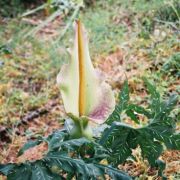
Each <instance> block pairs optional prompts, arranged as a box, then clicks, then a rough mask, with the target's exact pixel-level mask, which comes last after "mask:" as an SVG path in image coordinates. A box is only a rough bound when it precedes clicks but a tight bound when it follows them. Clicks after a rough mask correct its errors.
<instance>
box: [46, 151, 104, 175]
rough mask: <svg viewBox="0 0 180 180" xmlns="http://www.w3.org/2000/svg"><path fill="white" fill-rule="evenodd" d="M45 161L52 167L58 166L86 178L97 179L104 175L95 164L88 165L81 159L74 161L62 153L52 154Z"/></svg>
mask: <svg viewBox="0 0 180 180" xmlns="http://www.w3.org/2000/svg"><path fill="white" fill-rule="evenodd" d="M44 161H45V162H46V163H48V164H49V165H50V166H54V165H55V166H58V167H60V168H61V169H63V170H64V171H66V172H70V173H75V174H77V173H79V174H81V175H83V176H85V177H96V176H100V175H102V172H101V171H100V170H99V169H98V168H97V167H95V166H94V165H93V164H86V163H85V162H84V161H83V160H81V159H73V158H71V157H68V156H66V155H61V154H60V153H55V152H54V153H51V154H49V155H47V156H46V157H45V158H44Z"/></svg>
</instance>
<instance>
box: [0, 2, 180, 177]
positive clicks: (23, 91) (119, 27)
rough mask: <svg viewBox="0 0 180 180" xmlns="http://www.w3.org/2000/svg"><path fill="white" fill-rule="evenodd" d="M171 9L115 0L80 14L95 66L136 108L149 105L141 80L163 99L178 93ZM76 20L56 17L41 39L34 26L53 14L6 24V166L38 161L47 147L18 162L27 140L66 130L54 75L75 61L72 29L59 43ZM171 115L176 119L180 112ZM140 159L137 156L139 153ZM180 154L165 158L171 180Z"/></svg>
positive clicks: (2, 36) (2, 44)
mask: <svg viewBox="0 0 180 180" xmlns="http://www.w3.org/2000/svg"><path fill="white" fill-rule="evenodd" d="M172 5H173V6H171V4H168V3H166V2H165V1H163V0H159V1H155V0H153V1H152V2H150V1H145V0H140V1H136V2H134V3H133V1H130V3H129V4H128V3H126V1H124V0H119V1H113V0H111V1H97V2H96V1H94V3H93V4H92V5H91V6H86V7H85V8H83V9H81V10H80V13H79V18H80V19H81V21H82V22H83V23H84V24H85V26H86V28H87V30H88V32H89V42H90V53H91V57H92V60H93V64H94V66H95V67H96V68H99V69H101V70H102V71H103V73H104V75H105V77H106V78H107V81H108V82H109V84H110V85H111V86H112V88H113V89H114V91H115V93H116V95H117V93H118V92H119V90H121V87H122V84H123V81H124V80H125V79H128V82H129V85H130V88H131V101H136V102H138V103H139V104H143V103H144V99H146V98H147V92H146V90H145V88H144V85H143V81H142V77H146V78H148V79H149V80H150V81H151V82H153V83H154V84H156V87H157V89H158V91H159V92H160V93H161V95H162V97H163V98H164V99H166V98H167V97H168V96H169V95H170V94H172V93H179V91H180V85H179V72H178V68H179V64H180V54H179V50H180V46H179V40H178V27H179V25H180V24H179V23H178V20H179V19H178V18H179V16H178V14H177V13H179V9H178V8H177V7H178V6H176V3H175V1H174V3H172ZM176 8H177V9H176ZM174 9H175V10H176V11H177V12H175V10H174ZM72 13H73V10H72V12H69V14H65V15H60V16H57V17H56V18H55V19H54V20H53V21H52V22H50V23H48V25H46V26H45V27H44V28H42V29H41V30H40V31H38V32H37V33H36V34H35V33H32V32H33V30H34V27H36V26H37V25H38V24H39V23H41V22H43V21H44V19H45V14H47V13H44V12H40V13H37V14H33V15H32V16H26V17H23V18H13V19H9V18H0V24H1V26H0V152H1V153H0V162H1V163H7V162H22V161H24V160H25V159H30V160H32V159H38V158H40V157H41V156H42V154H43V153H45V151H46V148H47V147H46V144H43V145H41V146H39V147H37V148H34V149H33V150H31V151H29V152H27V153H26V154H25V155H24V156H22V157H19V158H17V152H18V150H19V149H20V147H22V145H23V144H24V143H25V142H26V141H27V140H28V139H33V138H34V137H36V136H38V135H48V134H50V133H51V132H52V131H53V130H55V129H59V128H62V125H63V118H64V117H65V113H64V109H63V104H62V100H61V97H60V93H59V89H58V86H57V84H56V75H57V74H58V72H59V70H60V68H61V65H62V64H63V63H64V62H67V61H68V59H69V54H68V52H67V49H68V48H70V47H71V46H72V37H73V35H72V27H71V26H70V27H69V28H68V29H67V32H66V33H65V34H64V35H63V37H62V38H61V40H60V41H57V39H58V37H60V35H62V32H63V31H64V28H65V27H66V25H67V24H68V23H69V22H70V20H69V16H70V15H71V14H72ZM168 13H169V16H168V15H167V14H168ZM163 14H164V15H163ZM32 29H33V30H32ZM173 116H174V118H176V119H177V120H178V117H179V112H178V107H177V108H176V109H175V110H174V111H173ZM177 124H178V125H179V122H178V121H177ZM177 131H179V128H177ZM135 153H136V154H137V156H138V153H139V151H137V152H135ZM179 155H180V151H165V153H164V154H163V155H162V157H161V158H162V159H163V160H165V162H167V168H166V172H165V174H166V175H167V176H168V177H169V179H178V177H180V172H179V170H180V159H179ZM120 168H121V169H124V170H125V171H127V172H128V173H130V174H131V175H133V176H138V177H139V178H140V179H158V177H157V176H156V173H157V171H156V170H153V169H150V168H149V166H148V165H147V162H146V161H144V160H142V159H139V162H137V163H136V164H132V163H131V162H128V161H127V162H126V163H125V164H123V165H120ZM0 179H1V177H0Z"/></svg>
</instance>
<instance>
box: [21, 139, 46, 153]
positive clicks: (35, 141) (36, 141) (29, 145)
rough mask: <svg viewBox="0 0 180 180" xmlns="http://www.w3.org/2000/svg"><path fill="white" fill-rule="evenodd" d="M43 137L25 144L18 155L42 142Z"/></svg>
mask: <svg viewBox="0 0 180 180" xmlns="http://www.w3.org/2000/svg"><path fill="white" fill-rule="evenodd" d="M42 141H43V140H42V138H40V139H37V140H30V141H28V142H27V143H25V144H24V146H23V147H22V148H21V149H20V150H19V152H18V156H21V155H22V154H24V152H25V151H26V150H28V149H30V148H32V147H34V146H37V145H39V144H40V143H42Z"/></svg>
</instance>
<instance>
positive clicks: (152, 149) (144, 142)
mask: <svg viewBox="0 0 180 180" xmlns="http://www.w3.org/2000/svg"><path fill="white" fill-rule="evenodd" d="M150 136H151V135H150V134H146V133H143V134H142V136H139V138H138V139H139V140H138V142H139V145H140V147H141V151H142V156H143V157H144V158H147V159H148V161H149V163H150V164H151V165H153V166H154V165H155V162H156V159H158V157H159V156H160V155H161V153H162V151H163V146H162V145H161V143H160V142H158V141H154V140H153V139H152V138H151V137H150Z"/></svg>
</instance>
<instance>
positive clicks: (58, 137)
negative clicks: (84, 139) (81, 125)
mask: <svg viewBox="0 0 180 180" xmlns="http://www.w3.org/2000/svg"><path fill="white" fill-rule="evenodd" d="M67 138H68V134H67V132H65V131H64V130H59V131H56V132H54V133H52V134H51V135H49V136H48V137H47V138H46V142H47V143H48V149H49V151H53V150H54V149H55V148H58V147H59V145H60V143H61V142H64V140H65V139H67Z"/></svg>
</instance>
